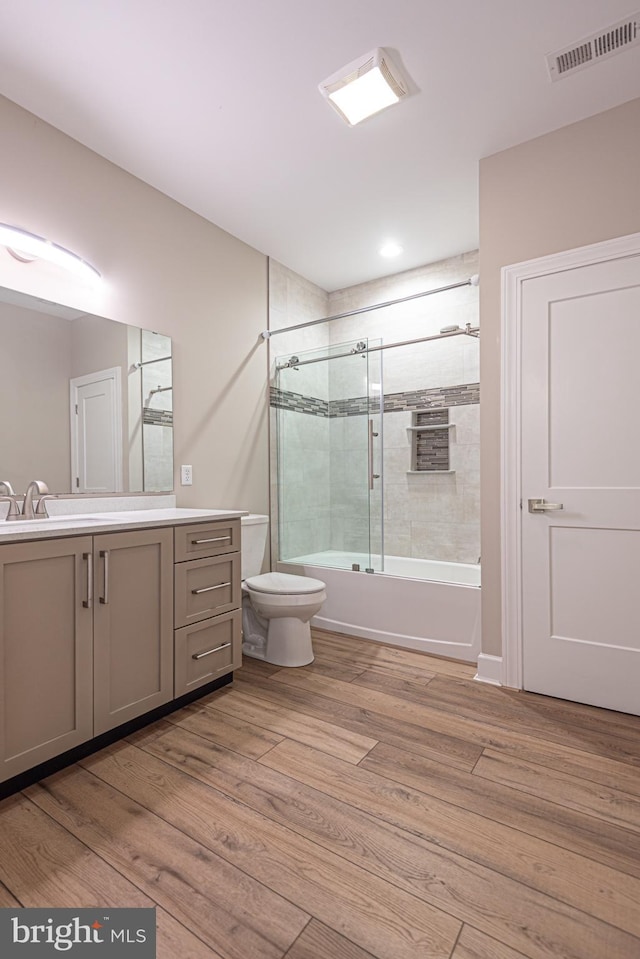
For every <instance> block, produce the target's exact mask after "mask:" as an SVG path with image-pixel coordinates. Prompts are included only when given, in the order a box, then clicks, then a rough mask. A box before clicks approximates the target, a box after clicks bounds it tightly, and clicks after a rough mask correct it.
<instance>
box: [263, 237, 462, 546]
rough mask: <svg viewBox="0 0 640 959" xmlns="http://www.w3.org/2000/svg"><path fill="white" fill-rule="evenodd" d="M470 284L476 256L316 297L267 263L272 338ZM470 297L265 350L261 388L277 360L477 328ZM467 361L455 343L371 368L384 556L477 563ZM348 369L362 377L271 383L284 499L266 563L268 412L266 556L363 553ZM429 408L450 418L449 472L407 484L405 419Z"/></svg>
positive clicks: (359, 400)
mask: <svg viewBox="0 0 640 959" xmlns="http://www.w3.org/2000/svg"><path fill="white" fill-rule="evenodd" d="M477 270H478V257H477V253H475V252H474V253H467V254H463V255H461V256H458V257H453V258H451V259H449V260H445V261H443V262H442V263H436V264H430V265H428V266H425V267H422V268H420V269H417V270H412V271H409V272H407V273H402V274H398V275H396V276H391V277H387V278H384V279H382V280H376V281H373V282H371V283H366V284H363V285H361V286H359V287H352V288H350V289H348V290H341V291H337V292H335V293H332V294H328V295H327V294H326V293H324V291H322V290H320V289H319V288H318V287H315V286H314V285H313V284H311V283H309V282H308V281H306V280H304V279H303V278H302V277H299V276H297V275H296V274H294V273H292V272H291V271H289V270H287V269H286V268H285V267H283V266H282V265H281V264H278V263H277V262H275V261H271V263H270V327H271V329H277V328H279V327H283V326H289V325H292V324H295V323H301V322H305V321H306V320H309V319H315V318H317V317H322V316H328V315H334V314H336V313H341V312H344V311H347V310H351V309H359V308H360V307H362V306H366V305H370V304H372V303H380V302H384V301H386V300H392V299H396V298H398V297H401V296H406V295H410V294H412V293H416V292H421V291H423V290H425V289H429V288H431V287H439V286H444V285H447V284H449V283H455V282H458V281H460V280H465V279H467V278H468V277H469V276H470V275H472V274H473V273H476V272H477ZM477 294H478V291H477V289H476V288H470V287H464V288H460V289H458V290H452V291H448V292H446V293H442V294H437V295H435V296H433V297H428V298H425V299H418V300H414V301H411V302H409V303H405V304H399V305H397V306H395V307H389V308H385V309H383V310H379V311H373V312H371V313H367V314H363V315H362V316H360V317H350V318H348V319H345V320H336V321H334V322H332V323H331V324H326V325H324V324H322V325H319V326H318V327H311V328H310V329H308V330H302V331H298V332H296V333H289V334H283V335H282V336H279V337H274V338H273V339H272V340H271V342H270V349H271V359H272V374H273V373H274V372H275V366H274V362H273V361H274V359H275V357H276V356H281V355H285V356H288V355H290V354H298V353H300V352H303V351H305V350H310V349H319V348H323V347H324V348H326V347H328V346H330V345H334V346H335V345H336V344H339V343H345V342H349V341H354V340H358V339H364V338H367V339H369V341H371V340H375V339H382V340H383V341H384V342H385V343H389V342H395V341H398V340H404V339H412V338H414V337H420V336H425V335H429V334H431V333H437V332H439V330H440V329H441V328H442V327H444V326H450V325H454V324H459V325H460V326H464V325H465V324H466V323H467V322H470V323H471V324H472V325H476V324H477V322H478V307H477ZM478 347H479V344H478V341H477V340H476V339H471V338H469V337H463V336H460V337H453V338H451V339H446V340H439V341H434V342H430V343H426V344H422V345H419V346H412V347H402V348H399V349H394V350H386V351H384V352H382V353H373V354H369V357H370V370H371V372H370V381H371V382H372V383H373V384H374V389H375V385H376V383H377V379H379V377H376V374H375V372H374V371H375V369H376V366H375V363H374V362H373V360H374V358H378V359H379V358H380V357H383V360H384V382H382V383H379V384H377V385H378V386H379V388H380V389H381V390H382V391H383V393H384V398H385V410H386V411H385V413H384V423H383V430H384V508H385V517H384V525H385V530H384V532H385V553H387V554H388V555H399V556H413V557H417V558H423V559H434V560H447V561H451V562H472V563H475V562H476V561H477V559H478V556H479V553H480V522H479V415H478V414H479V406H478V380H479V349H478ZM359 363H361V364H362V369H363V371H364V367H365V364H366V363H367V360H365V359H364V357H353V358H350V359H349V360H347V361H346V362H345V361H343V360H332V361H331V362H328V363H318V364H314V365H310V366H306V367H303V368H301V370H300V371H299V372H298V371H295V370H289V371H286V372H285V373H283V374H281V375H280V377H279V381H278V385H279V387H280V389H281V390H283V391H285V393H284V394H280V395H279V396H276V399H275V402H276V403H279V402H281V403H282V404H284V405H286V406H287V407H288V408H287V409H286V410H283V409H280V410H279V411H278V415H279V417H280V431H281V437H282V436H284V439H285V459H284V461H281V463H280V481H281V485H284V486H286V503H287V514H286V517H283V518H284V520H285V522H284V523H282V524H281V534H282V542H281V543H280V546H279V552H278V544H277V504H278V489H277V487H276V485H275V478H276V468H275V466H276V463H275V455H276V442H275V438H276V429H275V414H276V410H275V409H274V408H273V407H272V444H271V449H272V457H273V459H272V473H271V475H272V478H273V486H272V519H273V522H272V535H273V536H274V538H275V542H274V543H273V546H274V553H273V555H274V556H278V555H281V556H284V557H286V556H296V555H303V554H306V553H314V552H318V551H321V550H326V549H333V550H348V551H354V552H363V551H366V550H368V548H369V516H368V509H369V497H368V483H367V442H368V440H367V430H368V417H367V415H366V414H365V413H364V412H357V411H358V410H363V409H365V408H366V403H365V400H364V396H365V388H364V383H365V381H366V378H365V377H364V375H363V376H362V377H359V376H358V374H357V368H356V372H355V375H354V365H353V364H359ZM303 371H304V372H303ZM360 380H361V381H362V382H360ZM274 382H275V380H274V379H273V378H272V383H274ZM300 384H304V385H303V386H302V387H301V386H300ZM296 394H298V395H297V396H296ZM349 400H351V401H352V402H348V401H349ZM325 402H327V406H326V410H325V407H324V405H323V404H324V403H325ZM432 406H447V407H449V418H450V422H451V423H452V424H453V426H452V429H451V430H450V431H449V433H450V450H449V453H450V463H449V466H450V470H451V472H448V473H444V472H439V473H426V472H425V473H422V474H420V475H417V474H415V473H412V472H411V431H410V430H408V428H407V427H409V426H411V411H412V410H415V409H424V408H429V407H432ZM296 407H298V408H297V409H296ZM300 410H304V412H301V411H300ZM287 453H288V454H289V455H288V457H287V455H286V454H287ZM377 471H379V470H377ZM377 482H378V481H376V484H377ZM372 502H373V509H372V524H371V525H372V534H373V535H372V543H373V550H374V552H376V551H377V550H376V545H375V544H376V543H377V542H378V541H379V538H380V532H381V529H380V526H381V518H380V515H379V512H376V503H381V502H382V500H381V498H380V497H374V498H373V501H372Z"/></svg>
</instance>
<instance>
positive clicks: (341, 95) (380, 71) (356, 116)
mask: <svg viewBox="0 0 640 959" xmlns="http://www.w3.org/2000/svg"><path fill="white" fill-rule="evenodd" d="M319 89H320V92H321V93H322V95H323V96H324V97H326V99H327V100H328V101H329V103H330V104H331V106H332V107H333V108H334V109H335V110H337V112H338V113H339V114H340V116H341V117H342V119H343V120H346V122H347V123H348V124H349V125H350V126H355V124H356V123H360V121H361V120H366V118H367V117H370V116H373V114H374V113H379V112H380V110H384V109H386V107H390V106H393V104H394V103H398V101H399V100H400V99H401V98H402V97H404V96H406V94H407V92H408V91H407V86H406V84H405V83H404V81H403V80H402V78H401V76H400V72H399V70H398V68H397V67H396V66H395V64H394V63H393V61H392V60H391V57H390V56H389V54H388V53H387V51H386V50H384V49H383V48H382V47H376V49H375V50H372V51H371V52H370V53H367V54H365V56H363V57H360V58H359V59H358V60H353V61H352V62H351V63H349V64H348V65H347V66H346V67H343V68H342V70H339V71H338V72H337V73H334V74H332V75H331V76H330V77H328V78H327V79H326V80H323V82H322V83H321V84H320V86H319Z"/></svg>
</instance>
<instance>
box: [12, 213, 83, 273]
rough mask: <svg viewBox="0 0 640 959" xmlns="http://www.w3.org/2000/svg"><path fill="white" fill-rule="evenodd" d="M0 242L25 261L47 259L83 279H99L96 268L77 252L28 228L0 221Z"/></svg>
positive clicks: (17, 257) (13, 254)
mask: <svg viewBox="0 0 640 959" xmlns="http://www.w3.org/2000/svg"><path fill="white" fill-rule="evenodd" d="M0 244H1V245H2V246H5V247H6V248H7V250H8V251H9V253H10V254H11V255H12V256H14V257H15V258H16V259H17V260H22V261H23V262H25V263H29V262H31V261H32V260H47V261H48V262H49V263H55V264H57V265H58V266H61V267H63V268H64V269H65V270H70V271H71V272H72V273H75V274H76V275H77V276H83V277H84V278H85V279H92V280H96V279H100V273H99V272H98V271H97V270H96V268H95V267H94V266H91V264H90V263H87V261H86V260H83V259H82V257H79V256H78V255H77V253H72V252H71V250H66V249H65V248H64V247H63V246H59V245H58V244H57V243H53V242H52V241H51V240H46V239H45V238H44V237H42V236H37V235H36V234H35V233H29V231H28V230H22V229H20V227H17V226H9V225H8V224H7V223H0Z"/></svg>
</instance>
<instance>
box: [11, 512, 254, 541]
mask: <svg viewBox="0 0 640 959" xmlns="http://www.w3.org/2000/svg"><path fill="white" fill-rule="evenodd" d="M247 512H248V511H247V510H229V509H182V508H180V507H175V508H173V509H129V510H121V511H119V512H118V511H115V512H104V513H103V512H96V513H91V512H87V513H75V514H69V515H67V516H52V517H49V518H47V519H28V520H15V521H14V520H11V521H6V520H5V521H0V543H14V542H22V541H23V540H31V539H51V538H52V537H54V538H55V539H58V537H60V536H82V535H83V534H87V533H89V534H92V533H114V532H117V531H118V530H126V529H148V528H149V527H153V526H181V525H184V524H187V523H206V522H210V521H212V520H228V519H238V518H239V517H240V516H246V515H247Z"/></svg>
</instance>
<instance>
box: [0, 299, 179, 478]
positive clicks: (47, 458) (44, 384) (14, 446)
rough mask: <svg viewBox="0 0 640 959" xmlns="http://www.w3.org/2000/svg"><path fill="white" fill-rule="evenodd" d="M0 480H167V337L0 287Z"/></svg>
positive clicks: (169, 474) (169, 431)
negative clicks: (0, 404)
mask: <svg viewBox="0 0 640 959" xmlns="http://www.w3.org/2000/svg"><path fill="white" fill-rule="evenodd" d="M0 399H1V402H2V409H1V413H0V479H6V480H9V481H10V483H11V484H12V486H13V488H14V489H15V491H16V493H22V492H24V490H25V489H26V486H27V484H28V483H29V482H30V481H31V480H33V479H41V480H44V481H45V482H46V483H47V485H48V487H49V490H50V491H51V492H52V493H83V492H84V493H114V492H125V493H140V492H170V491H171V490H172V489H173V391H172V365H171V338H170V337H168V336H164V335H162V334H160V333H154V332H151V331H149V330H141V329H140V328H138V327H133V326H127V325H126V324H124V323H117V322H115V321H113V320H107V319H105V318H104V317H100V316H92V315H90V314H87V313H79V312H78V311H73V310H71V309H69V308H68V307H64V306H60V305H59V304H55V303H50V302H48V301H46V300H41V299H37V298H35V297H31V296H26V295H25V294H22V293H18V292H16V291H13V290H7V289H3V288H1V287H0Z"/></svg>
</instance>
